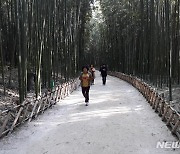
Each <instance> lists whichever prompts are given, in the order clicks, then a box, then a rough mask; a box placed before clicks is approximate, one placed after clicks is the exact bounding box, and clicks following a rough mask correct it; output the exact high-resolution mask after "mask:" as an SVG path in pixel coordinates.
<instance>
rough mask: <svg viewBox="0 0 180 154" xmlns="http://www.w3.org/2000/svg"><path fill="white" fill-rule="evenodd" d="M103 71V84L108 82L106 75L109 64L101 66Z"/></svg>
mask: <svg viewBox="0 0 180 154" xmlns="http://www.w3.org/2000/svg"><path fill="white" fill-rule="evenodd" d="M99 71H100V72H101V76H102V81H103V85H105V84H106V77H107V66H106V65H105V64H103V65H102V66H101V67H100V70H99Z"/></svg>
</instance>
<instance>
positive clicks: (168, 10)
mask: <svg viewBox="0 0 180 154" xmlns="http://www.w3.org/2000/svg"><path fill="white" fill-rule="evenodd" d="M97 1H98V2H99V5H100V6H99V7H100V10H101V11H100V12H99V13H97V14H96V17H95V18H92V17H93V16H92V12H93V10H96V9H97V8H96V6H94V7H93V5H92V4H93V2H95V1H94V0H1V1H0V60H1V63H0V66H1V67H0V70H1V75H2V81H3V83H2V84H3V87H4V93H5V91H6V86H7V83H5V82H4V80H5V78H6V77H5V71H4V69H5V67H6V66H9V70H10V75H9V85H10V84H11V78H12V76H13V74H12V73H11V72H12V71H11V70H13V69H14V68H16V69H17V71H18V84H19V88H18V89H19V94H20V102H22V101H23V100H24V99H25V98H26V96H27V90H28V74H30V73H34V75H35V93H36V96H38V95H39V94H40V92H41V88H48V87H50V85H51V81H52V80H54V81H57V80H62V81H63V82H64V81H68V80H70V79H72V78H74V77H76V76H77V74H78V73H79V70H80V68H81V66H82V65H84V64H95V66H98V65H100V64H102V63H106V64H107V65H108V68H109V70H111V71H120V72H123V73H126V74H131V75H134V76H138V77H140V78H142V79H145V80H146V81H150V82H151V83H153V84H154V85H156V86H159V87H162V86H163V85H167V86H169V94H170V96H169V99H170V100H171V99H172V98H171V94H172V93H171V85H172V84H179V83H180V52H179V51H180V46H179V44H180V0H96V2H97Z"/></svg>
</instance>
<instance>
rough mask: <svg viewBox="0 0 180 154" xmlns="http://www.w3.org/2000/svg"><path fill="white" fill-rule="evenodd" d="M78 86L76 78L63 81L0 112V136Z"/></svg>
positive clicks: (28, 119)
mask: <svg viewBox="0 0 180 154" xmlns="http://www.w3.org/2000/svg"><path fill="white" fill-rule="evenodd" d="M78 86H79V81H78V80H77V79H75V80H71V81H69V82H66V83H63V84H62V85H59V86H57V87H55V88H54V89H53V90H52V91H47V92H45V93H44V94H43V95H42V96H39V97H38V98H37V99H33V101H28V100H25V101H24V102H23V103H22V105H18V106H16V107H14V108H12V109H8V110H5V111H2V112H0V138H2V137H3V136H5V135H7V134H8V133H11V132H12V131H13V130H14V129H15V128H16V127H17V126H19V125H21V124H23V123H24V122H26V121H29V122H30V121H32V119H34V118H36V117H37V116H38V115H39V114H41V113H43V112H44V111H45V110H46V109H48V108H50V107H52V106H53V105H55V104H56V103H57V102H58V101H60V100H62V99H64V98H65V97H67V96H68V95H70V94H71V93H72V92H73V91H74V90H75V89H77V87H78Z"/></svg>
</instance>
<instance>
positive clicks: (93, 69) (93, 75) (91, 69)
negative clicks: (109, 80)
mask: <svg viewBox="0 0 180 154" xmlns="http://www.w3.org/2000/svg"><path fill="white" fill-rule="evenodd" d="M90 72H91V75H92V77H93V79H92V81H91V84H92V85H94V79H95V68H94V66H93V65H91V66H90Z"/></svg>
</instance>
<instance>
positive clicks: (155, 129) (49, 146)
mask: <svg viewBox="0 0 180 154" xmlns="http://www.w3.org/2000/svg"><path fill="white" fill-rule="evenodd" d="M96 76H97V78H96V80H95V85H94V86H92V87H91V90H90V105H89V106H88V107H86V106H85V104H84V98H83V97H82V94H81V89H80V88H79V89H78V90H77V91H75V92H73V93H72V95H71V96H69V97H68V98H66V99H65V100H63V101H61V102H59V103H58V104H57V105H56V106H54V107H53V108H52V109H49V110H48V111H46V113H45V114H43V115H40V116H39V117H38V119H37V120H34V121H32V122H31V123H28V124H25V125H24V126H22V127H20V128H18V129H17V130H16V131H15V132H14V133H13V134H11V135H9V136H8V137H5V138H3V139H2V140H0V154H179V153H180V149H176V150H175V151H174V150H173V149H161V148H158V149H157V148H156V144H157V142H158V141H161V142H162V141H168V142H170V141H176V138H174V137H173V136H172V135H171V133H170V131H169V130H168V128H167V127H166V125H165V124H164V123H163V122H162V121H161V119H160V118H159V117H158V115H157V114H155V113H154V111H153V110H152V109H151V107H150V106H149V104H148V103H147V102H146V100H145V99H144V98H143V96H142V95H141V94H140V93H139V92H138V91H137V90H136V89H135V88H134V87H132V86H131V85H129V84H128V83H126V82H124V81H122V80H119V79H117V78H114V77H110V76H108V80H107V85H106V86H103V85H102V83H101V78H100V76H99V74H98V73H97V74H96Z"/></svg>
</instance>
